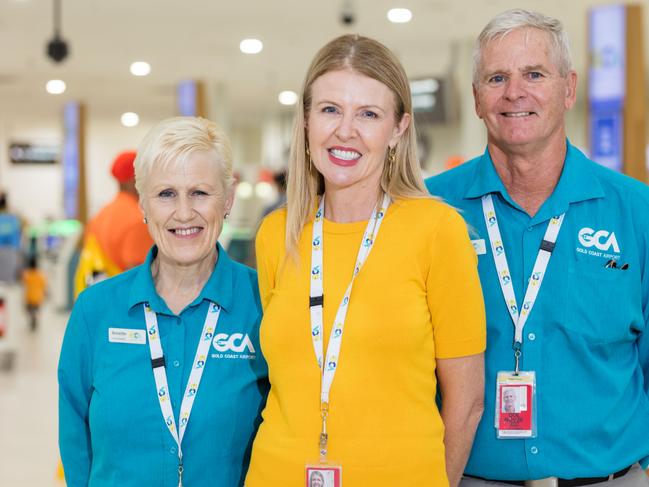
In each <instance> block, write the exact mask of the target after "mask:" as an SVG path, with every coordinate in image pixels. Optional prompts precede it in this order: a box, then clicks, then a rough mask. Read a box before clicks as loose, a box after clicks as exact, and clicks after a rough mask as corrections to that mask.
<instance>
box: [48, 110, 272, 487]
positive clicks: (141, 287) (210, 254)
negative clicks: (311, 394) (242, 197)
mask: <svg viewBox="0 0 649 487" xmlns="http://www.w3.org/2000/svg"><path fill="white" fill-rule="evenodd" d="M136 174H137V187H138V191H139V194H140V204H141V207H142V210H143V212H144V214H145V220H146V221H147V224H148V229H149V232H150V233H151V235H152V237H153V240H154V242H155V246H154V247H153V248H152V249H151V250H150V252H149V254H148V255H147V259H146V261H145V263H144V264H143V265H141V266H137V267H136V268H134V269H132V270H130V271H127V272H124V273H122V274H120V275H118V276H115V277H113V278H110V279H107V280H105V281H102V282H100V283H97V284H95V285H93V286H91V287H89V288H88V289H87V290H86V291H84V292H83V293H82V294H81V295H80V296H79V298H78V299H77V302H76V303H75V305H74V308H73V310H72V315H71V317H70V321H69V323H68V327H67V330H66V334H65V338H64V341H63V348H62V351H61V357H60V362H59V431H60V436H59V445H60V450H61V457H62V459H63V466H64V470H65V478H66V482H67V485H68V487H82V486H83V487H86V486H88V485H94V486H115V485H119V486H122V487H126V486H134V487H135V486H138V487H141V486H144V485H146V486H151V487H153V486H160V487H162V486H176V485H188V486H192V487H200V486H206V487H207V486H215V485H218V486H222V487H230V486H232V487H236V486H240V485H242V483H243V475H244V474H245V471H246V468H247V464H248V458H249V451H250V447H251V444H252V438H253V436H254V434H255V431H256V429H257V425H258V420H259V412H260V409H261V407H262V405H263V403H264V400H265V394H266V391H267V386H266V383H267V382H266V376H267V371H266V364H265V361H264V359H263V357H262V355H261V350H260V347H259V321H260V318H261V308H260V303H259V294H258V291H257V275H256V272H255V271H254V270H252V269H250V268H248V267H245V266H243V265H241V264H238V263H236V262H234V261H232V260H231V259H230V258H229V257H228V255H227V253H226V252H225V251H224V250H223V248H222V247H221V245H220V244H218V243H217V240H218V237H219V234H220V233H221V229H222V227H223V220H224V219H225V218H226V217H227V215H228V213H229V212H230V209H231V206H232V202H233V198H234V194H233V185H232V182H233V179H232V153H231V149H230V144H229V141H228V139H227V138H226V136H225V134H224V133H223V132H221V131H220V129H218V127H217V126H216V124H214V123H213V122H210V121H208V120H205V119H201V118H194V117H178V118H172V119H168V120H164V121H162V122H160V123H159V124H158V125H156V126H155V127H154V128H153V129H151V131H150V132H149V133H148V134H147V135H146V137H145V138H144V140H143V141H142V143H141V145H140V147H139V150H138V158H137V160H136ZM192 406H193V407H192ZM188 425H189V427H188Z"/></svg>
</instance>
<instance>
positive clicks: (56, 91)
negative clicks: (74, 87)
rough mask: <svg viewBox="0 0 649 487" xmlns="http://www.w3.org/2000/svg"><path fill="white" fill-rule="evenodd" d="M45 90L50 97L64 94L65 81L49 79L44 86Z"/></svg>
mask: <svg viewBox="0 0 649 487" xmlns="http://www.w3.org/2000/svg"><path fill="white" fill-rule="evenodd" d="M45 89H46V90H47V92H48V93H49V94H50V95H60V94H61V93H63V92H65V81H63V80H60V79H51V80H49V81H48V82H47V84H46V85H45Z"/></svg>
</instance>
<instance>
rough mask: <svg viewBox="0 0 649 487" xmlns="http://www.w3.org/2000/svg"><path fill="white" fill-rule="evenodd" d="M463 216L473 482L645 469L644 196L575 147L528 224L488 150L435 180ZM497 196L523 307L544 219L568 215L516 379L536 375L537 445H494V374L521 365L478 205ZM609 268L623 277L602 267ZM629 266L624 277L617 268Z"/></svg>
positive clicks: (648, 234)
mask: <svg viewBox="0 0 649 487" xmlns="http://www.w3.org/2000/svg"><path fill="white" fill-rule="evenodd" d="M426 186H427V188H428V190H429V191H430V192H431V193H432V194H433V195H437V196H440V197H441V198H443V199H444V200H446V201H447V202H448V203H449V204H451V205H453V206H454V207H456V208H457V209H458V210H460V212H461V214H462V215H463V216H464V218H465V219H466V221H467V223H468V225H469V229H470V232H471V233H472V236H471V238H472V240H473V243H474V247H475V248H476V251H477V253H478V254H479V256H478V269H479V273H480V280H481V282H482V289H483V293H484V299H485V306H486V312H487V351H486V356H485V360H486V392H485V412H484V415H483V417H482V421H481V422H480V425H479V427H478V431H477V433H476V437H475V442H474V445H473V450H472V452H471V456H470V458H469V462H468V464H467V466H466V473H468V474H470V475H475V476H480V477H484V478H489V479H498V480H527V479H538V478H544V477H548V476H558V477H562V478H575V477H595V476H603V475H608V474H610V473H613V472H616V471H619V470H621V469H623V468H625V467H627V466H629V465H631V464H633V463H635V462H637V461H639V460H641V465H642V466H643V467H645V468H646V467H647V465H648V464H649V458H648V455H649V397H648V390H649V329H647V324H648V323H649V269H648V268H647V266H648V265H649V187H648V186H646V185H645V184H643V183H641V182H639V181H637V180H634V179H631V178H629V177H627V176H624V175H621V174H618V173H615V172H613V171H610V170H608V169H606V168H604V167H602V166H599V165H598V164H596V163H594V162H592V161H590V160H589V159H587V158H586V156H585V155H584V154H582V153H581V152H580V151H579V150H578V149H576V148H575V147H573V146H572V145H570V144H569V143H568V150H567V155H566V160H565V165H564V168H563V171H562V174H561V177H560V179H559V182H558V184H557V186H556V188H555V190H554V192H553V193H552V194H551V195H550V197H549V198H548V199H547V200H546V201H545V203H544V204H543V206H542V207H541V208H540V209H539V211H538V212H537V214H536V215H534V216H533V217H530V216H529V215H528V214H527V213H526V212H525V211H524V210H523V209H522V208H521V207H520V206H519V205H518V204H516V203H515V202H514V201H513V200H512V199H511V197H510V196H509V195H508V194H507V190H506V189H505V187H504V185H503V183H502V181H501V180H500V178H499V177H498V174H497V173H496V170H495V168H494V166H493V162H492V160H491V157H490V155H489V152H488V151H485V153H484V155H482V156H481V157H478V158H476V159H473V160H471V161H468V162H467V163H465V164H463V165H462V166H460V167H458V168H455V169H453V170H450V171H448V172H446V173H443V174H441V175H439V176H435V177H432V178H429V179H428V180H427V181H426ZM486 194H492V195H493V200H494V205H495V208H496V215H497V217H498V225H499V227H500V231H501V233H502V238H503V241H504V246H505V252H506V254H507V260H508V263H509V267H510V271H511V274H512V280H513V281H512V282H513V285H514V291H515V294H516V300H517V303H518V306H519V307H520V306H521V303H522V300H523V297H524V295H525V290H526V285H527V279H528V278H529V277H530V276H531V273H532V268H533V266H534V262H535V260H536V256H537V254H538V250H539V246H540V244H541V240H542V239H543V235H544V233H545V231H546V228H547V225H548V222H549V220H550V219H551V218H552V217H553V216H555V215H559V214H561V213H564V212H565V218H564V221H563V225H562V227H561V231H560V233H559V237H558V240H557V242H556V247H555V248H554V251H553V252H552V257H551V259H550V263H549V265H548V269H547V272H546V274H545V277H544V281H543V283H542V287H541V290H540V292H539V295H538V298H537V301H536V304H535V305H534V308H533V309H532V312H531V314H530V316H529V318H528V321H527V324H526V325H525V329H524V330H523V357H522V363H521V370H533V371H535V372H536V384H537V393H536V404H537V437H536V438H530V439H507V440H499V439H497V438H496V429H495V427H494V423H495V395H496V374H497V373H498V371H511V370H513V368H514V355H513V349H512V344H513V340H514V325H513V323H512V320H511V317H510V315H509V312H508V310H507V307H506V305H505V301H504V298H503V295H502V290H501V288H500V285H499V283H498V277H497V272H496V268H495V264H494V259H493V255H492V252H491V247H490V244H489V236H488V234H487V229H486V225H485V221H484V216H483V211H482V201H481V197H482V196H483V195H486ZM611 259H614V260H615V261H616V263H617V266H618V269H608V268H605V267H604V266H605V264H606V263H607V262H608V261H609V260H611ZM623 264H628V269H627V270H620V269H619V267H620V266H622V265H623Z"/></svg>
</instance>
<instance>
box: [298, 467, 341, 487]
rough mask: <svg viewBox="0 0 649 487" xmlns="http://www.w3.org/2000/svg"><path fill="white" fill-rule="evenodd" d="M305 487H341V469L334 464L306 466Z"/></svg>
mask: <svg viewBox="0 0 649 487" xmlns="http://www.w3.org/2000/svg"><path fill="white" fill-rule="evenodd" d="M305 481H306V487H342V485H343V467H342V465H340V464H335V463H313V464H309V465H307V466H306V476H305Z"/></svg>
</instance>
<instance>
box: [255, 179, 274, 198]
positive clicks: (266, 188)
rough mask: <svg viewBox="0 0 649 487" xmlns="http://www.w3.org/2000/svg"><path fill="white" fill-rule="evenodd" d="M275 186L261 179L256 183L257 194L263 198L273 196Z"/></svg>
mask: <svg viewBox="0 0 649 487" xmlns="http://www.w3.org/2000/svg"><path fill="white" fill-rule="evenodd" d="M274 192H275V191H274V190H273V186H272V185H271V184H270V183H267V182H266V181H259V182H258V183H257V184H255V196H256V197H257V198H261V199H268V198H270V197H271V196H273V193H274Z"/></svg>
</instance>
